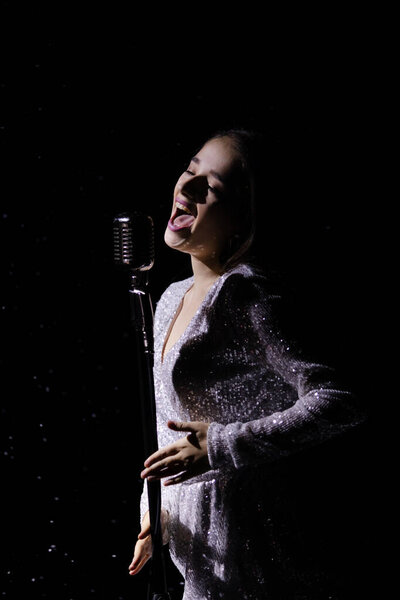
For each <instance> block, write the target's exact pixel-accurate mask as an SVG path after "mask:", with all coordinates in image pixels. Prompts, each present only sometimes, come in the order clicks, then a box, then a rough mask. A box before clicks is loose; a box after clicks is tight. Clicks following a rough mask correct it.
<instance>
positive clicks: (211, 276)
mask: <svg viewBox="0 0 400 600" xmlns="http://www.w3.org/2000/svg"><path fill="white" fill-rule="evenodd" d="M191 258H192V270H193V275H194V284H193V288H195V289H198V290H205V289H208V288H209V287H210V286H211V285H212V284H213V283H214V282H215V281H216V280H217V279H218V278H219V277H220V276H221V275H222V269H221V265H219V264H207V263H205V262H203V261H201V260H199V259H198V258H196V257H195V256H193V255H192V257H191Z"/></svg>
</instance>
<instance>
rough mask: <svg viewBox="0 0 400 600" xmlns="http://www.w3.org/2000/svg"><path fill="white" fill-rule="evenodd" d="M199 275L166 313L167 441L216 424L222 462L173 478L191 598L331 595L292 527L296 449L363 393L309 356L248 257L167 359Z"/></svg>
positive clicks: (177, 531)
mask: <svg viewBox="0 0 400 600" xmlns="http://www.w3.org/2000/svg"><path fill="white" fill-rule="evenodd" d="M192 283H193V278H188V279H185V280H184V281H179V282H176V283H173V284H171V285H170V286H169V287H168V288H167V290H166V291H165V292H164V294H163V295H162V296H161V298H160V300H159V302H158V304H157V307H156V312H155V321H154V383H155V392H156V403H157V428H158V443H159V447H160V448H161V447H163V446H166V445H168V444H170V443H172V442H174V441H175V440H177V439H178V438H179V437H181V436H182V434H181V433H179V432H174V431H171V430H170V429H168V428H167V426H166V423H167V421H168V420H169V419H176V420H179V421H205V422H209V423H210V427H209V430H208V455H209V461H210V464H211V467H212V469H211V470H210V471H208V472H207V473H205V474H204V475H201V476H197V477H194V478H192V479H190V480H188V481H186V482H183V483H181V484H177V485H173V486H168V487H164V486H161V488H162V504H163V508H164V509H165V510H167V511H168V515H169V518H168V535H169V549H170V553H171V558H172V560H173V561H174V563H175V565H176V566H177V568H178V569H179V571H180V572H181V573H182V575H183V577H184V579H185V591H184V600H216V599H217V598H241V599H242V600H262V599H264V598H265V599H270V600H271V599H278V598H279V599H280V600H282V598H291V599H292V598H293V599H297V600H300V599H303V598H304V599H305V598H307V599H308V600H309V599H310V598H314V597H315V598H317V597H318V598H319V597H321V598H322V597H328V596H322V595H321V596H318V595H317V594H315V596H314V595H313V590H314V591H315V590H317V589H322V587H323V586H324V585H326V584H325V583H322V582H319V578H320V577H321V575H320V574H318V573H312V572H311V571H312V569H311V570H310V567H309V564H308V563H307V559H306V558H305V557H304V553H303V550H302V549H301V548H299V547H298V545H297V542H296V539H295V536H293V535H292V527H293V523H292V522H291V519H290V509H289V508H287V506H286V504H287V502H286V500H287V496H285V490H284V483H283V482H284V479H285V477H284V471H285V467H284V464H285V458H286V457H288V456H291V455H292V454H295V453H298V452H299V451H301V450H302V449H305V448H308V447H310V446H314V445H316V444H318V443H320V442H322V441H324V440H327V439H329V438H331V437H332V436H336V435H338V434H340V433H341V432H342V431H344V430H346V429H348V428H349V427H353V426H354V425H356V424H357V423H359V422H360V421H361V420H362V419H363V416H362V414H361V413H360V411H359V408H358V406H357V403H356V402H355V401H354V398H353V395H352V394H351V393H350V392H349V391H348V390H346V389H342V388H340V387H339V386H337V385H336V384H335V374H334V372H333V371H332V369H330V368H328V367H326V366H324V365H321V364H318V363H314V362H310V361H309V360H306V359H304V358H303V357H302V355H301V353H298V351H297V350H296V348H295V347H294V345H293V344H292V342H291V341H290V342H289V341H287V340H286V339H285V338H284V336H283V335H282V333H281V331H280V329H279V326H278V324H277V320H276V318H275V306H276V305H277V303H279V297H278V296H276V295H275V294H273V293H270V292H269V290H268V281H267V278H266V277H264V276H263V275H260V274H258V273H257V272H256V271H255V270H254V269H253V268H252V267H250V266H247V265H240V266H239V267H236V268H234V269H232V270H231V271H229V272H227V273H224V274H223V275H222V276H221V277H220V278H219V279H218V280H217V281H216V282H215V283H214V285H213V286H212V287H211V288H210V290H209V291H208V293H207V295H206V297H205V299H204V301H203V303H202V305H201V306H200V307H199V309H198V310H197V312H196V314H195V316H194V317H193V319H192V321H191V322H190V324H189V325H188V327H187V329H186V330H185V332H184V334H183V335H182V336H181V338H180V339H179V340H178V341H177V343H176V344H175V345H174V346H173V347H172V348H171V350H170V351H169V352H168V353H167V354H166V356H165V357H164V360H163V361H162V358H161V356H162V347H163V344H164V340H165V336H166V334H167V331H168V328H169V326H170V324H171V321H172V320H173V318H174V315H175V313H176V310H177V309H178V307H179V304H180V302H181V300H182V298H183V296H184V294H185V292H186V291H187V290H188V289H189V288H190V286H191V285H192ZM145 489H146V488H145V487H144V491H143V494H142V497H141V518H143V515H144V512H145V511H146V510H147V507H148V506H147V495H146V492H145ZM299 557H300V558H299ZM324 589H325V588H324ZM331 597H332V598H336V596H335V595H334V593H333V592H332V594H331Z"/></svg>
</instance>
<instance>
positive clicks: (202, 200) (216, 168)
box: [164, 137, 239, 264]
mask: <svg viewBox="0 0 400 600" xmlns="http://www.w3.org/2000/svg"><path fill="white" fill-rule="evenodd" d="M238 161H239V155H238V153H237V151H236V150H235V148H234V147H233V146H232V143H231V140H230V139H229V138H227V137H222V138H216V139H212V140H210V141H208V142H206V144H205V145H204V146H203V147H202V148H201V150H200V151H199V152H198V153H197V154H196V156H194V157H193V158H192V159H191V161H190V163H189V165H188V167H187V169H186V171H184V172H183V173H182V175H181V176H180V177H179V179H178V181H177V183H176V186H175V189H174V201H173V206H172V212H171V218H170V220H169V222H168V226H167V228H166V230H165V236H164V239H165V242H166V244H167V245H168V246H170V247H171V248H175V249H177V250H181V251H182V252H188V253H189V254H191V255H193V256H195V257H196V258H198V259H200V260H203V261H206V262H209V263H212V264H214V263H216V264H218V261H219V256H220V255H221V253H222V251H223V249H224V248H225V246H226V244H227V242H228V240H229V238H230V237H231V236H232V234H233V233H234V232H235V223H234V222H233V219H232V217H231V212H230V210H229V202H230V198H231V197H232V186H233V182H234V180H235V174H236V173H237V169H238Z"/></svg>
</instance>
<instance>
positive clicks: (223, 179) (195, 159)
mask: <svg viewBox="0 0 400 600" xmlns="http://www.w3.org/2000/svg"><path fill="white" fill-rule="evenodd" d="M190 162H194V163H196V164H197V165H198V164H199V163H201V160H200V159H199V158H197V156H192V158H191V159H190ZM210 173H211V175H212V176H213V177H215V178H216V179H218V180H219V181H220V182H221V183H225V182H226V179H225V178H224V177H222V175H220V174H219V173H217V171H214V169H211V170H210Z"/></svg>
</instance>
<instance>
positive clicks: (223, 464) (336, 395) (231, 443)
mask: <svg viewBox="0 0 400 600" xmlns="http://www.w3.org/2000/svg"><path fill="white" fill-rule="evenodd" d="M244 283H245V288H244V287H243V285H236V286H235V288H234V289H232V286H230V287H231V289H230V290H229V293H228V294H225V296H224V298H223V299H222V302H221V308H222V310H223V311H224V318H225V322H227V323H229V325H230V326H231V327H233V328H235V327H236V330H237V331H236V332H235V334H236V335H238V336H240V335H243V332H245V333H244V338H243V339H244V340H245V339H246V340H251V342H250V343H251V345H252V347H254V348H257V354H259V356H260V360H262V361H263V365H265V368H266V369H269V370H270V371H272V372H273V373H274V376H275V378H276V380H277V381H278V382H280V383H281V385H280V389H283V390H285V389H286V390H287V389H291V390H293V394H290V396H291V397H293V398H295V400H294V401H293V402H292V404H291V405H290V404H289V405H288V407H287V408H286V409H284V410H282V411H279V412H274V413H273V414H270V415H268V416H266V417H263V418H260V419H256V420H252V421H250V422H244V423H243V422H235V423H229V424H225V425H222V424H220V423H216V422H213V423H211V424H210V427H209V430H208V455H209V461H210V465H211V467H212V468H213V469H219V468H234V469H239V468H242V467H245V466H247V465H255V464H259V463H263V462H264V463H265V462H272V461H275V460H277V459H280V458H283V457H286V456H288V455H290V454H293V453H295V452H298V451H300V450H302V449H304V448H306V447H309V446H312V445H315V444H318V443H321V442H323V441H325V440H328V439H330V438H332V437H333V436H336V435H338V434H340V433H342V432H344V431H345V430H347V429H349V428H351V427H354V426H355V425H357V424H359V423H361V422H363V421H364V420H365V413H364V411H363V410H362V408H361V406H360V401H359V399H358V398H356V397H355V396H354V395H353V393H352V392H351V391H349V390H348V389H345V388H344V387H343V385H341V384H338V383H337V381H336V374H335V371H334V370H333V369H332V368H330V367H328V366H325V365H322V364H319V363H317V362H313V361H311V360H307V359H305V358H304V357H303V356H302V353H301V351H299V350H297V349H296V343H295V342H293V340H292V339H290V338H287V337H285V336H284V335H283V333H282V328H281V327H280V326H279V316H278V315H279V310H277V308H278V307H279V304H280V300H281V299H280V297H279V296H276V295H269V294H268V293H266V292H265V289H264V286H260V285H259V284H257V283H254V282H253V283H251V282H249V281H248V280H247V281H246V282H244ZM228 315H229V317H228ZM235 323H236V325H235ZM238 323H239V325H237V324H238ZM289 339H290V341H289ZM244 343H246V341H244ZM278 386H279V384H278ZM255 400H257V399H245V401H255Z"/></svg>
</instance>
